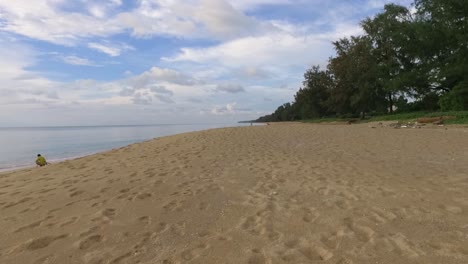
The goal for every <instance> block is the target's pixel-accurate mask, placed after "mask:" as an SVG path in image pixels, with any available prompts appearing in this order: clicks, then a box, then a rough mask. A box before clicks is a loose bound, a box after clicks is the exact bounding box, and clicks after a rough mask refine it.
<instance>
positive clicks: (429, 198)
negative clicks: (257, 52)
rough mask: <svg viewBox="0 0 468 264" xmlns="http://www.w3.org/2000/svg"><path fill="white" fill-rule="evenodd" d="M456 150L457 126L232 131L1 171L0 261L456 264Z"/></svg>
mask: <svg viewBox="0 0 468 264" xmlns="http://www.w3.org/2000/svg"><path fill="white" fill-rule="evenodd" d="M467 144H468V137H467V134H466V129H456V128H454V129H449V130H439V129H393V128H389V127H386V128H385V127H384V128H375V129H372V128H370V127H368V126H366V125H333V126H324V125H313V124H283V125H280V124H278V125H273V126H254V127H231V128H216V129H209V130H203V131H194V132H186V133H180V134H176V135H170V136H165V137H159V138H155V139H151V140H148V141H145V142H141V143H134V144H130V145H128V146H125V147H121V148H116V149H113V150H110V151H105V152H99V153H97V154H94V155H90V156H85V157H81V158H77V159H74V160H67V161H63V162H59V163H54V164H52V165H50V166H45V167H42V168H40V169H39V168H38V169H29V170H28V169H26V170H19V171H14V172H10V173H6V174H1V177H0V208H1V210H2V218H1V219H0V220H1V221H0V228H1V229H2V230H4V236H2V237H0V262H1V263H2V264H3V263H5V264H13V263H69V262H73V263H84V264H95V263H145V264H146V263H148V264H149V263H187V262H191V263H207V264H217V263H227V264H236V263H262V264H264V263H278V264H283V263H285V264H286V263H311V262H314V263H315V262H320V263H325V264H336V263H376V262H379V263H395V262H397V263H401V264H410V263H429V264H431V263H434V264H436V263H447V264H450V263H453V264H455V263H465V262H468V251H466V250H465V249H466V248H468V240H467V239H466V236H467V235H468V231H467V230H466V219H467V217H468V195H467V194H466V189H467V188H468V181H467V180H466V179H467V177H468V175H467V171H468V155H466V154H467V153H466V148H465V146H466V145H467ZM422 150H423V151H422Z"/></svg>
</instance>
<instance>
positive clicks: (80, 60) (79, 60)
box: [61, 55, 96, 66]
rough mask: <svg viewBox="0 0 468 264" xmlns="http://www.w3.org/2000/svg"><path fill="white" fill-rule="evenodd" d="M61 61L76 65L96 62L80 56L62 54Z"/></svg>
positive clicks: (91, 64) (87, 64)
mask: <svg viewBox="0 0 468 264" xmlns="http://www.w3.org/2000/svg"><path fill="white" fill-rule="evenodd" d="M61 59H62V61H63V62H65V63H67V64H71V65H78V66H96V64H95V63H94V62H92V61H90V60H88V59H86V58H80V57H77V56H73V55H71V56H63V57H61Z"/></svg>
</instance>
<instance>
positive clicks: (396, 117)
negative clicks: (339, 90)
mask: <svg viewBox="0 0 468 264" xmlns="http://www.w3.org/2000/svg"><path fill="white" fill-rule="evenodd" d="M440 116H444V117H452V118H450V119H447V120H445V124H462V125H464V124H468V111H449V112H411V113H397V114H391V115H377V116H372V117H370V118H368V119H364V120H359V122H360V123H365V122H376V121H403V122H411V121H416V120H417V119H419V118H430V117H440ZM349 120H350V118H339V117H325V118H319V119H310V120H304V121H303V122H305V123H329V122H347V121H349Z"/></svg>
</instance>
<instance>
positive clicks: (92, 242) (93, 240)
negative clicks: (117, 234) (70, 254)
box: [78, 235, 103, 250]
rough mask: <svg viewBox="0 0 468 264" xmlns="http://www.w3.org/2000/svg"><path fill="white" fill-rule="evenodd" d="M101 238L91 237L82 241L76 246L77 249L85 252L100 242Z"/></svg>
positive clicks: (98, 236)
mask: <svg viewBox="0 0 468 264" xmlns="http://www.w3.org/2000/svg"><path fill="white" fill-rule="evenodd" d="M102 240H103V237H102V236H101V235H92V236H89V237H87V238H86V239H84V240H82V241H80V242H79V244H78V248H79V249H81V250H86V249H89V248H91V247H92V246H94V245H95V244H97V243H99V242H101V241H102Z"/></svg>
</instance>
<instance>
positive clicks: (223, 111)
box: [211, 102, 237, 115]
mask: <svg viewBox="0 0 468 264" xmlns="http://www.w3.org/2000/svg"><path fill="white" fill-rule="evenodd" d="M236 105H237V103H236V102H234V103H229V104H226V105H224V106H215V107H213V108H212V109H211V113H212V114H214V115H232V114H234V113H235V112H236Z"/></svg>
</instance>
